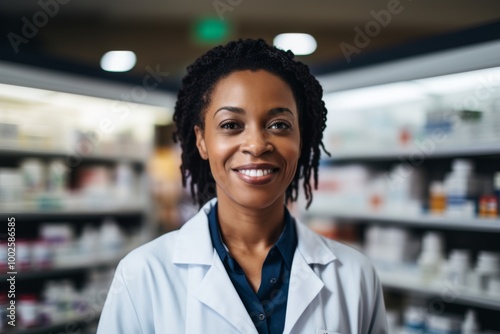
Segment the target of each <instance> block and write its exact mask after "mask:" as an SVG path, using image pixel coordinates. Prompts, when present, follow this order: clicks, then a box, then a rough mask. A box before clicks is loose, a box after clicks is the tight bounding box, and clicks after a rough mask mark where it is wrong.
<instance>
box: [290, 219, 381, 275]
mask: <svg viewBox="0 0 500 334" xmlns="http://www.w3.org/2000/svg"><path fill="white" fill-rule="evenodd" d="M297 232H298V237H299V247H300V248H301V250H302V253H303V254H306V259H307V256H309V257H311V258H313V260H314V263H322V264H327V263H331V264H333V266H331V267H332V269H333V270H336V271H337V272H338V273H339V274H340V275H343V274H345V275H346V277H347V276H351V277H353V278H354V277H359V278H361V279H362V280H366V279H369V280H370V281H372V280H375V281H376V280H377V277H376V272H375V268H374V266H373V264H372V262H371V260H370V259H369V258H368V257H367V256H366V255H364V254H363V253H362V252H360V251H359V250H357V249H355V248H353V247H351V246H349V245H346V244H344V243H342V242H339V241H335V240H332V239H328V238H326V237H324V236H321V235H319V234H317V233H316V232H314V231H312V230H311V229H309V227H307V225H305V224H304V223H302V222H300V221H298V220H297ZM308 262H310V263H313V262H312V261H308ZM374 283H375V282H374Z"/></svg>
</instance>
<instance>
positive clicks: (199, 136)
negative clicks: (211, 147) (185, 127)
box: [194, 125, 208, 160]
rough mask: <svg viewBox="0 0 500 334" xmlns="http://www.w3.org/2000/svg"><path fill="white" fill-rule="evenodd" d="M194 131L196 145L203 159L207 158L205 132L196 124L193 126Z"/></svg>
mask: <svg viewBox="0 0 500 334" xmlns="http://www.w3.org/2000/svg"><path fill="white" fill-rule="evenodd" d="M194 132H195V133H196V147H197V148H198V152H199V153H200V156H201V158H202V159H203V160H208V152H207V145H206V144H205V136H204V135H205V134H204V132H203V130H202V129H201V128H200V127H199V126H198V125H195V126H194Z"/></svg>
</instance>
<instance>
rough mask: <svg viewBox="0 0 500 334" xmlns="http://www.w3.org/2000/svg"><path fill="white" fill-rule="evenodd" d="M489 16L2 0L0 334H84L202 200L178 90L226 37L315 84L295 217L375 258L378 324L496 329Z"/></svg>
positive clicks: (499, 80)
mask: <svg viewBox="0 0 500 334" xmlns="http://www.w3.org/2000/svg"><path fill="white" fill-rule="evenodd" d="M499 19H500V2H498V1H494V0H483V1H475V2H472V1H462V0H460V1H451V0H444V1H439V2H436V1H411V0H402V1H396V0H385V1H379V0H376V1H349V2H347V1H338V0H337V1H332V0H330V1H326V0H318V1H313V2H308V3H306V2H305V1H297V0H292V1H284V0H280V1H272V2H270V1H263V0H255V1H248V0H213V1H204V2H203V1H197V2H194V1H180V0H169V1H163V2H160V1H153V0H145V1H142V2H141V3H138V2H134V1H130V0H127V1H114V0H101V1H96V0H88V1H77V0H39V1H15V0H2V2H0V31H1V39H0V219H1V221H2V226H3V228H2V230H0V236H1V239H0V268H1V272H0V306H1V310H0V313H1V316H0V332H1V333H4V332H5V333H7V332H13V333H58V332H80V333H95V329H96V324H97V321H98V319H99V313H100V310H101V308H102V306H103V303H104V300H105V297H106V294H107V290H108V288H109V284H110V280H111V278H112V275H113V271H114V268H115V266H116V265H117V263H118V261H119V260H120V259H121V258H122V257H123V256H124V255H125V254H126V253H127V252H129V251H130V250H131V249H133V248H135V247H137V246H139V245H141V244H143V243H145V242H147V241H149V240H151V239H153V238H155V237H156V236H158V235H160V234H162V233H165V232H167V231H171V230H173V229H177V228H179V227H180V226H181V225H182V223H183V222H185V221H186V220H187V219H189V217H191V216H192V215H193V214H194V213H195V212H196V211H197V207H196V206H195V205H193V203H192V201H191V200H190V196H189V193H188V192H186V191H185V190H184V189H183V188H182V184H181V181H180V173H179V165H180V151H179V148H178V147H177V145H176V144H174V143H173V142H172V131H173V130H174V128H173V124H172V112H173V108H174V105H175V99H176V93H177V90H178V88H179V86H180V81H181V79H182V76H183V75H184V74H185V71H186V66H188V65H189V64H191V63H192V62H193V61H194V60H195V59H196V58H197V57H199V56H200V55H201V54H202V53H204V52H206V51H207V50H209V49H210V48H212V47H214V46H216V45H219V44H223V43H226V42H227V41H229V40H233V39H237V38H264V39H265V40H266V41H267V42H268V43H273V44H275V45H276V46H278V47H280V48H284V49H292V50H293V51H294V52H295V54H296V57H297V59H298V60H300V61H302V62H304V63H306V64H308V65H309V67H310V68H311V71H312V72H313V73H314V74H315V75H316V76H317V78H318V79H319V81H320V82H321V84H322V86H323V88H324V100H325V103H326V106H327V109H328V127H327V129H326V132H325V135H324V142H325V146H326V148H327V150H328V151H329V152H330V153H331V157H328V156H324V158H323V160H322V162H321V169H320V180H319V185H318V191H316V192H315V194H314V201H313V204H312V206H311V207H310V208H309V209H308V210H305V202H304V201H303V199H301V200H300V201H299V202H298V203H296V204H294V205H292V206H291V207H290V208H291V210H293V212H294V214H295V215H296V216H297V217H299V218H301V219H302V221H304V222H305V223H307V224H308V225H309V226H310V227H311V228H312V229H314V230H316V231H317V232H319V233H322V234H324V235H325V236H327V237H330V238H334V239H337V240H339V241H341V242H345V243H348V244H350V245H352V246H353V247H356V248H358V249H360V250H361V251H362V252H364V253H365V254H367V255H368V256H369V257H370V258H371V259H372V260H373V262H374V263H375V265H376V268H377V270H378V273H379V275H380V277H381V280H382V284H383V286H384V293H385V300H386V306H387V308H388V311H389V312H388V321H389V324H390V333H417V332H418V333H422V332H429V333H464V334H465V333H477V332H484V333H498V332H500V323H499V322H498V314H500V313H499V312H500V243H499V240H500V238H499V237H500V216H499V211H500V210H499V202H500V57H499V55H500V21H499ZM14 234H15V243H16V252H15V257H13V255H14V254H12V252H11V250H10V249H9V246H8V243H9V237H11V238H13V235H14ZM11 272H15V274H14V276H15V284H14V285H13V284H12V282H9V281H7V279H8V278H9V277H11V276H12V275H13V274H8V273H11ZM13 289H14V290H15V295H16V307H17V308H16V327H15V328H13V327H12V326H10V325H9V324H8V321H10V319H9V318H8V315H9V312H10V311H9V310H8V309H7V306H8V304H9V303H10V300H11V299H12V297H11V296H10V295H11V294H10V292H11V291H13Z"/></svg>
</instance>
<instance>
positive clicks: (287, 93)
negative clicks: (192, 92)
mask: <svg viewBox="0 0 500 334" xmlns="http://www.w3.org/2000/svg"><path fill="white" fill-rule="evenodd" d="M248 102H252V104H259V103H262V104H265V103H284V104H287V107H293V108H295V98H294V96H293V93H292V89H291V88H290V86H289V84H288V83H287V82H286V81H284V80H283V79H282V78H280V77H279V76H277V75H276V74H273V73H271V72H269V71H265V70H256V71H251V70H242V71H235V72H232V73H230V74H229V75H227V76H226V77H224V78H222V79H220V80H219V81H218V82H217V83H216V84H215V86H214V88H213V91H212V94H211V104H217V103H234V104H245V103H248Z"/></svg>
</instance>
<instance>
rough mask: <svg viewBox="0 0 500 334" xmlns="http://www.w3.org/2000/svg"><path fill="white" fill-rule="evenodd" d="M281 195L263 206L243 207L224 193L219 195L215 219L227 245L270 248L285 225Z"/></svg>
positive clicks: (230, 246)
mask: <svg viewBox="0 0 500 334" xmlns="http://www.w3.org/2000/svg"><path fill="white" fill-rule="evenodd" d="M283 200H284V198H281V197H280V198H279V199H278V200H276V201H275V203H272V204H271V205H269V206H267V207H264V208H258V209H256V208H249V207H243V206H241V205H238V204H236V203H234V202H233V201H231V200H230V199H229V198H227V197H225V196H220V197H219V196H218V200H217V206H218V210H217V211H218V219H219V225H220V229H221V235H222V238H223V240H224V243H225V244H226V246H227V247H228V248H229V249H230V250H231V249H232V248H239V249H247V250H250V251H251V250H258V249H269V248H270V247H272V246H273V245H274V244H275V243H276V241H277V240H278V238H279V236H280V234H281V232H282V231H283V227H284V226H285V222H284V220H285V209H284V204H283V203H284V202H283Z"/></svg>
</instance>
